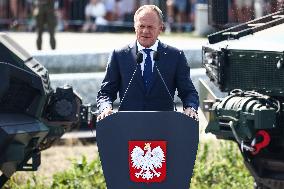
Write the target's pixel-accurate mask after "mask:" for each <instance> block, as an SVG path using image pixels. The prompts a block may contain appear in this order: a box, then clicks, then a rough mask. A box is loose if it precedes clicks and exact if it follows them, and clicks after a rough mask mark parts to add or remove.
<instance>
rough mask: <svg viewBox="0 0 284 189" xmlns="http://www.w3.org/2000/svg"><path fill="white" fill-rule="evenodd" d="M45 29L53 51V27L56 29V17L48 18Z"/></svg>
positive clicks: (54, 42) (54, 45)
mask: <svg viewBox="0 0 284 189" xmlns="http://www.w3.org/2000/svg"><path fill="white" fill-rule="evenodd" d="M47 24H48V25H47V29H48V32H49V35H50V39H49V42H50V47H51V49H53V50H54V49H55V48H56V41H55V27H56V16H55V15H54V16H51V15H50V16H49V17H48V20H47Z"/></svg>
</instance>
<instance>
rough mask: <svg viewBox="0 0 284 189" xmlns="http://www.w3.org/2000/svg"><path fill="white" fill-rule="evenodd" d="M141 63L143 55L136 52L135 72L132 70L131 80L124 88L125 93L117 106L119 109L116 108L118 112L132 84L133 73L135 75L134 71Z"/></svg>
mask: <svg viewBox="0 0 284 189" xmlns="http://www.w3.org/2000/svg"><path fill="white" fill-rule="evenodd" d="M142 62H143V54H142V53H141V52H138V53H137V54H136V63H137V64H136V68H135V70H134V72H133V74H132V77H131V79H130V81H129V83H128V85H127V88H126V90H125V92H124V94H123V97H122V99H121V102H120V105H119V107H118V111H119V109H120V107H121V105H122V103H123V101H124V99H125V96H126V94H127V91H128V89H129V87H130V85H131V83H132V80H133V78H134V76H135V73H136V71H137V68H138V65H140V64H141V63H142Z"/></svg>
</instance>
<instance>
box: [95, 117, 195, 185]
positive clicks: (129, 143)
mask: <svg viewBox="0 0 284 189" xmlns="http://www.w3.org/2000/svg"><path fill="white" fill-rule="evenodd" d="M198 131H199V129H198V122H197V121H195V120H194V119H192V118H190V117H188V116H186V115H184V114H182V113H179V112H118V113H114V114H112V115H109V116H107V117H106V118H104V119H103V120H101V121H99V122H98V123H97V131H96V135H97V144H98V149H99V155H100V159H101V163H102V168H103V172H104V176H105V179H106V183H107V188H108V189H145V188H146V189H148V188H149V189H173V188H177V189H188V188H189V185H190V180H191V176H192V171H193V168H194V162H195V158H196V153H197V148H198V140H199V133H198Z"/></svg>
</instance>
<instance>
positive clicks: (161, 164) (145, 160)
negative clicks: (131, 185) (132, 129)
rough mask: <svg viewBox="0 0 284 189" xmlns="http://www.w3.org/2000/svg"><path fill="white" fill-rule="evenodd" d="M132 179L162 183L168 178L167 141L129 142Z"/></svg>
mask: <svg viewBox="0 0 284 189" xmlns="http://www.w3.org/2000/svg"><path fill="white" fill-rule="evenodd" d="M128 151H129V152H128V159H129V174H130V179H131V180H132V181H134V182H145V183H150V182H162V181H163V180H164V179H165V178H166V155H167V142H166V141H128Z"/></svg>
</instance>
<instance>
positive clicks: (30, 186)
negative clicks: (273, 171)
mask: <svg viewBox="0 0 284 189" xmlns="http://www.w3.org/2000/svg"><path fill="white" fill-rule="evenodd" d="M209 143H210V145H209ZM29 176H30V177H29V178H28V179H27V183H25V184H24V183H23V179H22V178H19V177H18V175H17V174H16V175H15V176H13V177H12V179H11V180H10V181H9V182H8V183H7V184H6V185H5V187H4V188H5V189H6V188H9V189H10V188H14V189H44V188H54V189H85V188H95V189H106V184H105V180H104V176H103V172H102V169H101V164H100V160H99V158H97V159H95V160H93V161H91V162H90V163H88V162H87V160H86V157H84V156H83V157H82V161H81V163H78V162H77V161H76V160H73V162H72V167H71V168H70V169H69V170H66V171H63V172H59V173H57V174H55V175H53V180H52V183H51V184H46V183H44V180H45V179H44V178H40V177H36V176H35V173H33V174H30V175H29ZM252 187H253V178H252V177H251V176H250V174H249V172H248V171H247V169H246V168H245V166H244V164H243V159H242V157H241V155H240V152H239V150H238V148H237V146H236V144H235V143H233V142H228V141H225V142H224V141H222V142H220V143H218V144H217V145H214V144H213V145H212V143H211V142H205V143H201V144H200V145H199V150H198V154H197V157H196V163H195V168H194V171H193V177H192V179H191V189H207V188H212V189H226V188H230V189H239V188H252Z"/></svg>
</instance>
